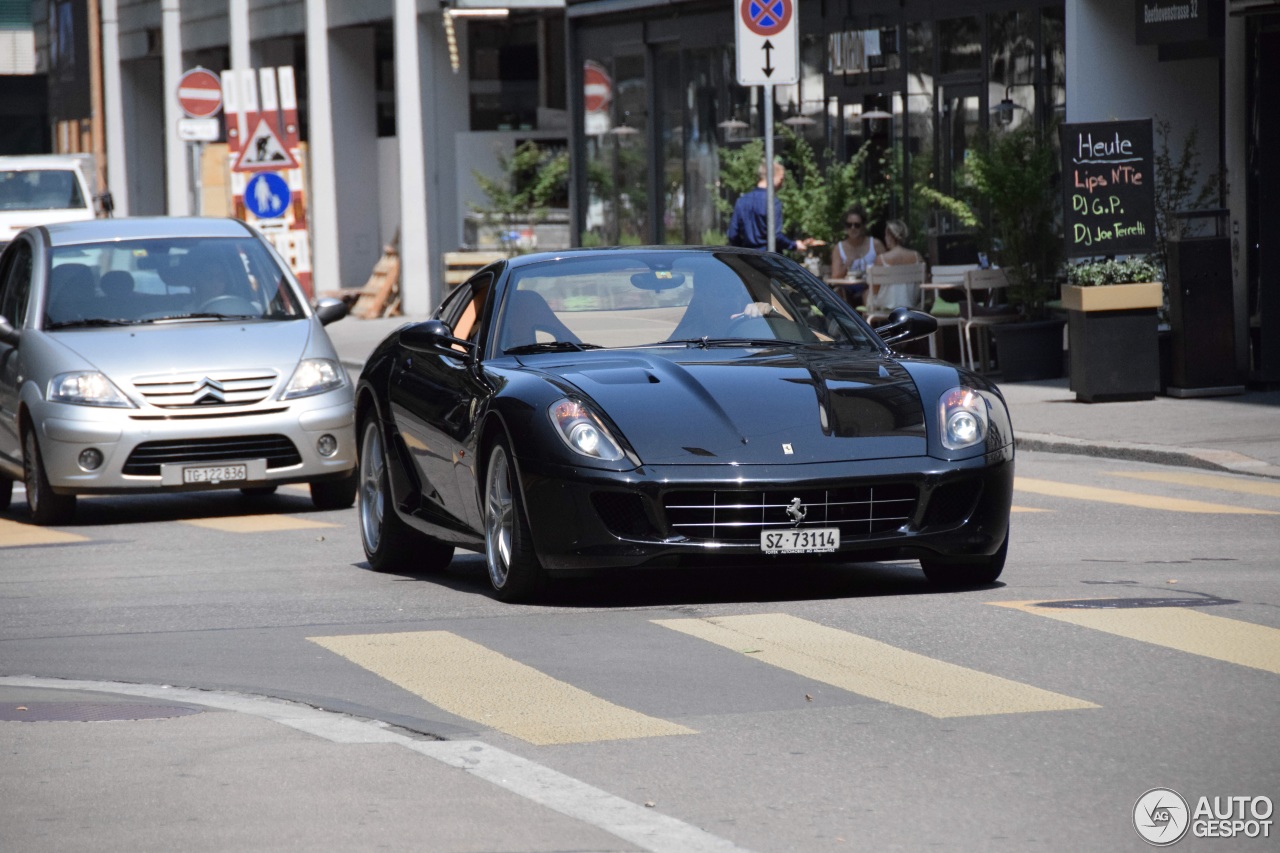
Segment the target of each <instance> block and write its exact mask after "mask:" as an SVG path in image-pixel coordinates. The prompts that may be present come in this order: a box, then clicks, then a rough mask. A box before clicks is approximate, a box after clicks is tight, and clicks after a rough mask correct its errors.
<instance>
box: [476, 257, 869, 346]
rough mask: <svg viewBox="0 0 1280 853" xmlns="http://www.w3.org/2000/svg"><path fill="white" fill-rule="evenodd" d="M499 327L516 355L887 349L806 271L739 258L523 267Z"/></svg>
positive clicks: (575, 261)
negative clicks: (719, 348) (649, 349)
mask: <svg viewBox="0 0 1280 853" xmlns="http://www.w3.org/2000/svg"><path fill="white" fill-rule="evenodd" d="M498 323H499V325H498V337H497V341H498V347H499V349H501V350H502V351H503V352H505V353H509V354H520V353H528V352H536V351H539V350H543V351H553V350H565V349H588V348H597V347H605V348H619V347H643V346H676V345H686V346H687V345H700V346H715V345H743V344H748V345H750V344H756V345H761V346H770V345H789V344H829V345H841V346H855V347H858V348H863V349H868V350H871V349H876V348H878V343H876V342H875V341H874V339H873V338H872V336H871V335H869V334H868V333H867V332H866V331H865V330H864V329H863V327H862V326H860V325H859V324H858V323H857V321H855V320H854V319H853V318H852V317H850V316H849V314H848V313H847V309H844V308H843V307H842V306H841V305H840V303H839V302H838V300H837V299H836V297H835V295H834V294H832V292H831V290H830V288H828V287H827V286H826V285H825V284H823V283H822V282H821V281H819V280H818V279H816V278H814V277H813V276H811V275H809V274H808V273H807V272H805V270H804V269H803V268H801V267H800V266H798V265H797V264H794V263H792V262H790V261H788V260H786V259H784V258H781V257H779V256H776V255H764V254H759V255H755V254H746V253H738V252H722V253H712V252H705V251H698V252H695V251H681V250H671V251H653V250H646V251H637V252H618V253H613V252H609V253H602V254H600V255H597V256H595V257H577V258H573V257H571V258H560V259H556V260H550V261H546V262H544V263H539V264H533V265H530V266H527V267H520V268H517V269H516V270H515V271H513V273H512V277H511V280H510V283H509V284H508V287H507V289H506V293H505V299H504V304H503V307H502V310H501V312H500V314H499V321H498Z"/></svg>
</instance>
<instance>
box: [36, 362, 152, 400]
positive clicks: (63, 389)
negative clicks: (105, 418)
mask: <svg viewBox="0 0 1280 853" xmlns="http://www.w3.org/2000/svg"><path fill="white" fill-rule="evenodd" d="M47 396H48V398H49V401H50V402H53V403H71V404H73V405H76V406H107V407H109V408H112V409H132V408H134V405H133V403H131V402H130V401H129V398H128V397H126V396H125V395H124V394H123V393H122V392H121V391H120V389H119V388H117V387H116V386H115V384H114V383H112V381H111V380H110V379H108V378H107V377H106V375H105V374H103V373H102V372H101V371H98V370H76V371H73V372H71V373H59V374H58V375H57V376H55V377H53V379H51V380H49V393H48V395H47Z"/></svg>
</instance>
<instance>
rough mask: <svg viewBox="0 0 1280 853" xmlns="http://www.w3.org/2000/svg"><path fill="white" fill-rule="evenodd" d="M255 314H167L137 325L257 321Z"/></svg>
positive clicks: (204, 312) (142, 321) (141, 321)
mask: <svg viewBox="0 0 1280 853" xmlns="http://www.w3.org/2000/svg"><path fill="white" fill-rule="evenodd" d="M257 319H259V317H258V315H257V314H218V313H216V312H212V313H211V312H208V311H203V312H196V313H193V314H169V315H167V316H164V317H148V318H147V319H145V320H139V321H138V322H139V323H171V322H174V321H176V320H257Z"/></svg>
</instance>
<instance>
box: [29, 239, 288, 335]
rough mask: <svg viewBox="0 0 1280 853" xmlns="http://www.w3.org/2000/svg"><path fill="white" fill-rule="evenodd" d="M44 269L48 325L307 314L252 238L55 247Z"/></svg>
mask: <svg viewBox="0 0 1280 853" xmlns="http://www.w3.org/2000/svg"><path fill="white" fill-rule="evenodd" d="M48 273H49V274H48V288H47V290H48V292H47V294H46V296H45V314H44V327H45V328H46V329H63V328H74V327H92V326H107V325H112V326H115V325H133V324H139V323H165V322H179V321H188V320H201V321H215V320H219V319H225V318H235V319H237V320H242V319H270V320H285V319H291V318H295V317H303V316H305V314H304V312H303V310H302V308H301V304H300V303H301V301H300V299H299V298H298V297H297V295H296V292H295V291H294V290H293V289H292V288H291V287H290V285H289V282H288V281H287V280H286V276H285V272H284V271H283V270H282V269H281V267H280V265H279V264H278V263H277V262H276V261H275V259H274V258H273V256H272V255H271V254H270V252H268V250H267V249H266V247H265V246H264V245H263V244H262V243H261V242H260V241H258V240H256V239H252V238H166V239H148V240H116V241H110V242H104V243H87V244H79V245H71V246H57V247H54V249H53V251H52V252H51V261H50V267H49V271H48Z"/></svg>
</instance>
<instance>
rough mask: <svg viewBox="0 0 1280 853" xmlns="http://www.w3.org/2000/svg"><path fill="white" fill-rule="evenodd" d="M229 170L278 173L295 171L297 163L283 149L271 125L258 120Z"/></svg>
mask: <svg viewBox="0 0 1280 853" xmlns="http://www.w3.org/2000/svg"><path fill="white" fill-rule="evenodd" d="M231 168H232V171H236V172H256V171H259V170H262V169H272V170H277V171H278V170H282V169H296V168H298V161H297V159H295V158H294V156H293V155H292V154H291V153H289V149H287V148H285V147H284V144H283V143H282V142H281V141H280V137H279V136H278V135H277V134H276V131H275V128H273V127H272V126H271V123H270V122H268V121H267V120H266V119H265V118H260V119H258V126H257V127H256V128H255V129H254V131H253V134H252V135H251V136H250V137H249V140H248V142H246V143H245V145H244V147H243V148H241V149H240V159H238V160H236V164H235V165H234V166H232V167H231Z"/></svg>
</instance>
